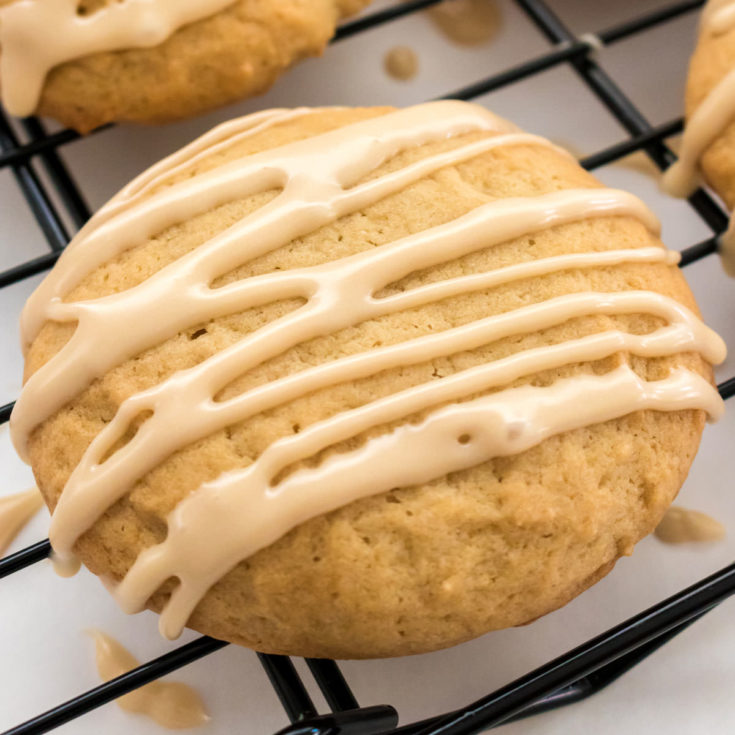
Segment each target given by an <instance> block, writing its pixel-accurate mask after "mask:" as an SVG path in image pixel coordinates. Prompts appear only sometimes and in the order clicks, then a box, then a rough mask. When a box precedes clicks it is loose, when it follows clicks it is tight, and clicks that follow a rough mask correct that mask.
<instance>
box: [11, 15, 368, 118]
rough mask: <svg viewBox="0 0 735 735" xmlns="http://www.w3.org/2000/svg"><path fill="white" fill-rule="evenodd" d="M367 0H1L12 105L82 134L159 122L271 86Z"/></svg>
mask: <svg viewBox="0 0 735 735" xmlns="http://www.w3.org/2000/svg"><path fill="white" fill-rule="evenodd" d="M368 2H369V0H313V1H312V2H304V1H303V0H122V1H121V0H25V2H20V1H19V0H0V48H1V49H2V55H1V56H0V86H1V87H2V99H3V103H4V105H5V108H6V109H7V110H8V111H9V112H10V113H11V114H13V115H19V116H25V115H31V114H34V113H35V114H38V115H48V116H50V117H53V118H56V119H57V120H60V121H61V122H62V123H64V124H65V125H68V126H70V127H73V128H75V129H76V130H79V131H80V132H87V131H89V130H92V129H93V128H95V127H98V126H99V125H102V124H104V123H108V122H113V121H134V122H142V123H160V122H167V121H171V120H176V119H180V118H185V117H189V116H191V115H196V114H198V113H201V112H205V111H207V110H210V109H212V108H214V107H217V106H219V105H223V104H226V103H228V102H233V101H235V100H238V99H241V98H243V97H249V96H251V95H255V94H259V93H261V92H264V91H265V90H267V89H268V87H270V86H271V84H273V82H274V81H275V80H276V78H277V77H278V76H279V75H280V74H281V72H283V71H284V70H285V69H287V68H288V67H289V66H291V65H292V64H293V63H295V62H296V61H299V60H300V59H303V58H305V57H308V56H314V55H317V54H320V53H321V52H322V51H323V49H324V47H325V46H326V44H327V42H328V41H329V39H330V38H331V36H332V34H333V33H334V29H335V25H336V23H337V22H338V21H339V19H340V18H343V17H345V16H347V15H349V14H351V13H354V12H357V11H358V10H359V9H360V8H362V7H364V6H365V5H367V3H368Z"/></svg>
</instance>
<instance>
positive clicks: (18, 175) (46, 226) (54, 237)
mask: <svg viewBox="0 0 735 735" xmlns="http://www.w3.org/2000/svg"><path fill="white" fill-rule="evenodd" d="M18 145H19V144H18V139H17V137H16V135H15V133H14V132H13V130H12V128H11V127H10V125H9V123H8V121H7V119H6V117H5V115H4V114H2V113H0V149H2V150H4V151H7V150H9V149H17V148H18ZM11 168H12V171H13V175H14V176H15V179H16V181H17V182H18V185H19V186H20V189H21V191H22V192H23V195H24V196H25V198H26V201H27V202H28V204H29V206H30V208H31V211H32V212H33V215H34V217H35V218H36V222H38V225H39V227H40V228H41V231H42V232H43V234H44V235H45V237H46V241H47V242H48V244H49V247H51V249H52V250H61V249H62V248H63V247H64V246H65V245H66V243H67V242H69V235H68V234H67V231H66V228H65V227H64V223H63V222H62V221H61V218H60V217H59V215H58V213H57V212H56V209H55V208H54V206H53V204H52V203H51V200H50V199H49V197H48V195H47V194H46V191H45V190H44V188H43V187H42V186H41V182H40V181H39V180H38V177H37V176H36V173H35V172H34V171H33V169H32V168H31V167H30V166H29V165H28V164H27V163H16V164H13V165H12V166H11Z"/></svg>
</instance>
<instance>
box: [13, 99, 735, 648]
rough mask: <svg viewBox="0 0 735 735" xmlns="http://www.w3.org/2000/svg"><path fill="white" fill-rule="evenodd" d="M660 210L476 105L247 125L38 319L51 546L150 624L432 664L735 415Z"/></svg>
mask: <svg viewBox="0 0 735 735" xmlns="http://www.w3.org/2000/svg"><path fill="white" fill-rule="evenodd" d="M676 259H677V257H676V254H672V253H670V252H669V251H667V250H665V249H664V248H663V247H662V245H661V243H660V241H659V239H658V234H657V222H656V220H655V217H654V216H653V215H652V214H651V212H650V211H649V210H648V209H647V208H646V207H645V206H644V205H643V204H642V203H641V202H640V201H639V200H638V199H636V198H635V197H633V196H632V195H630V194H627V193H625V192H622V191H618V190H612V189H606V188H603V187H601V185H600V184H599V183H598V182H597V181H596V180H595V179H594V178H593V177H592V176H591V175H590V174H588V173H586V172H585V171H584V170H582V169H581V168H580V167H579V165H578V164H577V163H576V161H574V160H573V159H572V158H571V157H570V156H569V155H568V154H567V153H565V152H564V151H562V150H561V149H558V148H556V147H554V146H553V145H551V144H550V143H549V142H548V141H546V140H545V139H543V138H540V137H538V136H534V135H528V134H525V133H523V132H521V131H519V130H518V129H517V128H516V127H515V126H513V125H512V124H510V123H508V122H506V121H505V120H502V119H501V118H498V117H496V116H495V115H493V114H492V113H490V112H488V111H486V110H484V109H482V108H480V107H477V106H475V105H470V104H467V103H462V102H438V103H429V104H426V105H419V106H417V107H414V108H408V109H406V110H398V111H396V110H391V109H387V108H368V109H348V108H343V109H335V108H331V109H312V110H310V109H298V110H292V111H288V110H274V111H269V112H263V113H259V114H257V115H254V116H249V117H246V118H242V119H240V120H235V121H232V122H231V123H228V124H227V125H225V126H222V127H220V128H216V129H215V130H214V131H212V132H211V133H210V134H209V135H208V136H205V137H204V138H203V139H200V140H199V141H197V142H195V143H194V144H192V145H191V146H189V147H188V148H186V149H184V150H183V151H181V152H180V153H179V154H176V155H175V156H173V157H172V158H170V159H167V160H166V161H164V162H162V163H161V164H159V165H158V166H156V167H154V168H153V169H151V170H150V171H149V172H146V173H145V174H143V175H142V176H141V177H140V178H139V179H137V180H135V181H134V182H133V183H132V184H131V185H129V186H128V187H126V189H124V190H123V191H122V192H121V193H120V194H119V195H117V196H116V197H115V198H114V199H113V200H112V201H111V202H110V203H108V204H107V205H106V206H105V207H104V208H103V209H102V210H101V211H100V212H98V213H97V215H95V217H94V218H93V219H92V221H91V222H90V223H89V225H88V226H87V227H86V228H85V229H84V230H83V231H82V232H81V233H80V235H79V236H78V237H77V239H76V240H75V241H74V242H73V243H72V244H71V245H70V247H69V249H68V250H67V252H66V253H65V254H64V255H63V256H62V258H61V259H60V260H59V263H58V265H57V266H56V267H55V269H54V270H53V271H52V272H51V273H50V274H49V276H48V277H47V279H46V280H45V281H44V282H43V284H42V285H41V286H40V287H39V289H38V290H37V291H36V292H35V293H34V294H33V296H32V297H31V299H30V300H29V302H28V305H27V306H26V308H25V310H24V313H23V318H22V331H23V340H24V344H25V345H26V350H27V353H26V375H25V378H26V383H25V387H24V390H23V393H22V395H21V397H20V399H19V401H18V403H17V405H16V408H15V410H14V413H13V417H12V420H11V428H12V433H13V438H14V441H15V443H16V446H17V447H18V449H19V451H20V452H21V454H22V455H23V456H24V457H26V458H27V459H28V460H29V461H30V463H31V464H32V466H33V470H34V473H35V475H36V478H37V482H38V485H39V487H40V488H41V490H42V492H43V494H44V496H45V498H46V500H47V502H48V504H49V507H50V508H51V509H52V510H53V519H52V526H51V532H50V537H51V541H52V544H53V545H54V548H55V550H56V551H57V553H59V554H60V555H62V556H64V555H68V554H69V553H71V552H72V551H73V552H74V553H76V554H78V555H79V557H80V558H81V559H82V561H83V562H84V564H85V565H86V566H87V567H88V568H89V569H91V570H92V571H93V572H94V573H95V574H98V575H100V576H101V577H103V578H104V579H105V582H106V584H107V585H108V586H109V587H110V588H111V589H112V590H113V594H114V595H115V597H116V599H117V600H118V601H119V603H120V604H121V606H122V607H123V609H125V610H127V611H129V612H133V611H136V610H139V609H142V608H143V607H146V606H148V607H150V608H152V609H155V610H158V611H160V612H161V617H160V624H161V630H162V632H163V633H164V634H165V635H167V636H169V637H175V636H176V635H177V634H178V633H179V632H180V630H181V629H182V627H183V626H184V625H188V626H189V627H192V628H195V629H197V630H200V631H202V632H205V633H208V634H209V635H212V636H215V637H218V638H223V639H227V640H230V641H234V642H236V643H240V644H242V645H245V646H250V647H253V648H255V649H258V650H261V651H268V652H273V653H287V654H297V655H308V656H319V657H335V658H365V657H378V656H395V655H401V654H410V653H419V652H424V651H430V650H434V649H437V648H441V647H445V646H449V645H452V644H455V643H459V642H460V641H465V640H468V639H470V638H473V637H475V636H478V635H481V634H483V633H485V632H487V631H489V630H493V629H498V628H503V627H507V626H513V625H520V624H523V623H526V622H529V621H531V620H534V619H535V618H538V617H539V616H541V615H543V614H545V613H548V612H549V611H551V610H554V609H556V608H558V607H559V606H561V605H563V604H564V603H566V602H567V601H569V600H570V599H571V598H573V597H574V596H575V595H577V594H578V593H580V592H581V591H582V590H584V589H585V588H586V587H588V586H589V585H590V584H592V583H593V582H595V581H596V580H597V579H599V578H600V577H602V576H603V575H604V574H606V573H607V572H608V571H609V570H610V569H611V568H612V567H613V565H614V563H615V561H616V560H617V559H618V558H619V557H620V556H621V555H623V554H629V553H630V552H631V550H632V548H633V546H634V544H635V543H636V542H637V541H638V540H639V539H640V538H641V537H642V536H644V535H646V534H647V533H649V532H651V531H652V530H653V529H654V528H655V527H656V525H657V524H658V522H659V521H660V519H661V517H662V515H663V513H664V511H665V509H666V508H667V507H668V505H669V504H670V503H671V501H672V499H673V498H674V496H675V495H676V493H677V491H678V489H679V487H680V485H681V483H682V481H683V479H684V477H685V476H686V473H687V471H688V469H689V465H690V463H691V461H692V459H693V457H694V454H695V452H696V449H697V445H698V442H699V439H700V435H701V432H702V428H703V425H704V421H705V415H706V414H707V413H708V414H709V415H710V416H712V417H713V418H716V417H717V415H718V414H719V412H720V411H721V407H722V405H721V400H720V398H719V396H718V394H717V392H716V389H715V388H714V387H713V386H712V382H711V381H712V375H711V369H710V363H714V362H718V361H720V360H722V359H723V358H724V345H723V344H722V342H721V340H720V339H719V338H718V337H717V336H716V335H715V334H714V333H713V332H711V331H710V330H709V329H708V328H707V327H705V326H704V324H703V323H702V322H701V321H700V319H699V317H698V316H697V314H696V305H695V303H694V300H693V298H692V295H691V293H690V292H689V289H688V288H687V286H686V283H685V281H684V279H683V277H682V275H681V274H680V272H679V270H678V269H677V268H676V267H675V263H676Z"/></svg>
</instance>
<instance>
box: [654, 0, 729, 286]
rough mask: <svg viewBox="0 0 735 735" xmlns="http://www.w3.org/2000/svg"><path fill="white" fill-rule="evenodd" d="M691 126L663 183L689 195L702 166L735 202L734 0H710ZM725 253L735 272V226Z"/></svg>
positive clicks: (690, 99)
mask: <svg viewBox="0 0 735 735" xmlns="http://www.w3.org/2000/svg"><path fill="white" fill-rule="evenodd" d="M685 107H686V126H685V129H684V136H683V138H682V145H681V149H680V152H679V160H678V161H677V162H676V163H675V164H674V165H673V166H671V167H670V168H669V169H668V170H667V171H666V173H665V175H664V178H663V183H664V188H665V189H666V190H667V191H668V192H669V193H671V194H674V195H676V196H682V197H684V196H689V195H690V194H692V193H693V192H694V190H695V189H696V187H697V186H698V185H699V183H700V176H699V174H700V172H701V174H702V176H703V177H704V179H705V181H706V183H708V184H709V185H710V186H711V187H712V188H713V189H714V190H715V191H716V192H717V193H718V194H719V195H720V196H721V197H722V199H723V200H724V202H725V204H726V205H727V207H728V209H730V210H733V208H735V3H733V2H732V0H710V2H708V3H707V4H706V6H705V8H704V11H703V13H702V18H701V21H700V29H699V39H698V42H697V47H696V49H695V51H694V55H693V56H692V59H691V63H690V66H689V76H688V79H687V85H686V101H685ZM720 254H721V256H722V262H723V266H724V267H725V270H726V271H727V273H728V274H729V275H731V276H735V231H733V228H732V227H730V228H729V229H728V231H727V232H726V233H725V234H724V235H723V237H722V238H721V247H720Z"/></svg>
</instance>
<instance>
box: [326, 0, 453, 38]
mask: <svg viewBox="0 0 735 735" xmlns="http://www.w3.org/2000/svg"><path fill="white" fill-rule="evenodd" d="M439 2H441V0H409V2H403V3H401V4H399V5H396V6H394V7H391V8H386V9H385V10H379V11H378V12H377V13H371V14H370V15H365V16H363V17H362V18H358V19H357V20H352V21H349V22H348V23H343V24H342V25H341V26H340V27H339V28H338V29H337V32H336V33H335V34H334V37H333V38H332V41H331V42H332V43H336V42H337V41H343V40H344V39H345V38H349V37H350V36H354V35H356V34H358V33H362V32H363V31H368V30H370V29H371V28H376V27H377V26H380V25H383V24H384V23H388V22H390V21H392V20H398V19H399V18H403V17H404V16H405V15H409V14H411V13H415V12H417V11H418V10H423V9H424V8H429V7H431V6H432V5H436V4H437V3H439Z"/></svg>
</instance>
